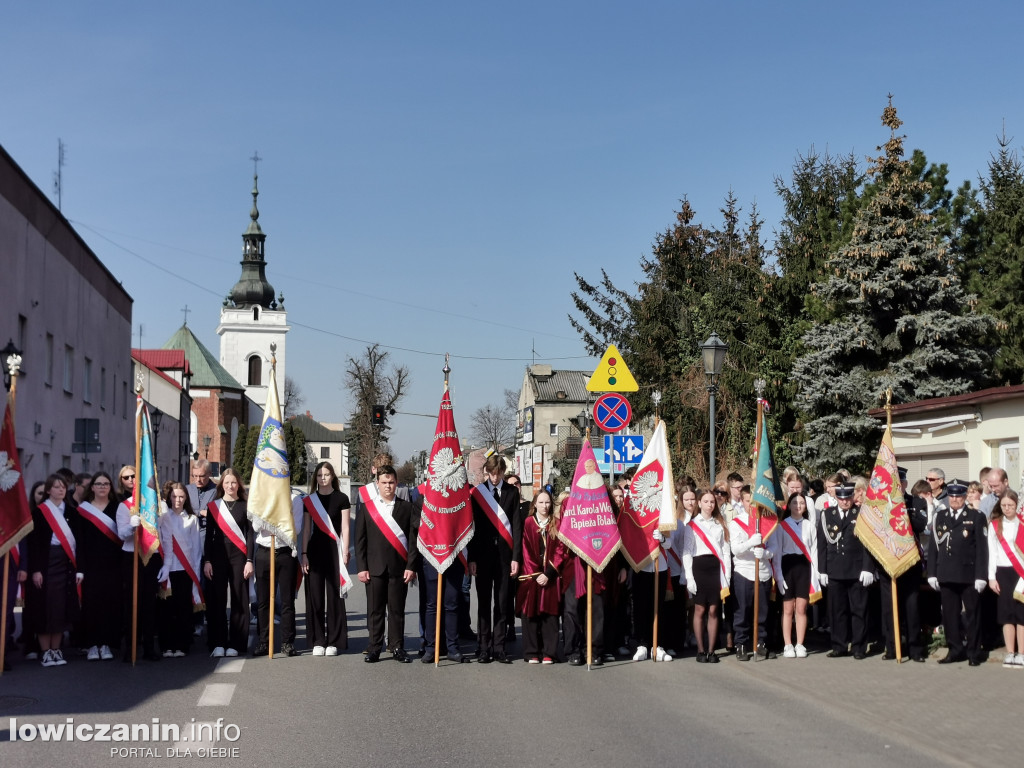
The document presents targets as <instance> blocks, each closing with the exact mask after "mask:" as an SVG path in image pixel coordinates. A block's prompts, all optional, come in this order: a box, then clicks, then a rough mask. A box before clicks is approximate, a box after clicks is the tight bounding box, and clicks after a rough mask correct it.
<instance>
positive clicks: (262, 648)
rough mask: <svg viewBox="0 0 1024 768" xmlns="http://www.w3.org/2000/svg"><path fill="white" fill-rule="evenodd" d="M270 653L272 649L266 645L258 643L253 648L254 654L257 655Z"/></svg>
mask: <svg viewBox="0 0 1024 768" xmlns="http://www.w3.org/2000/svg"><path fill="white" fill-rule="evenodd" d="M269 654H270V649H269V648H268V647H267V646H265V645H257V646H256V647H255V648H253V649H252V655H253V656H254V657H255V656H267V655H269Z"/></svg>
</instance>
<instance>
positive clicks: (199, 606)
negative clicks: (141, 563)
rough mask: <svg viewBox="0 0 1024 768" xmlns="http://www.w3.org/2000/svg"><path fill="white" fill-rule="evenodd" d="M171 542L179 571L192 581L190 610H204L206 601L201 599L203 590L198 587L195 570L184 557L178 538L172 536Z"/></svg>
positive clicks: (197, 576)
mask: <svg viewBox="0 0 1024 768" xmlns="http://www.w3.org/2000/svg"><path fill="white" fill-rule="evenodd" d="M171 540H172V547H173V548H174V556H175V557H176V558H178V562H179V563H181V569H182V570H183V571H185V573H187V574H188V577H189V578H190V579H192V609H193V610H195V611H201V610H203V609H205V608H206V600H205V598H204V597H203V589H202V587H201V586H200V581H199V574H198V573H196V569H195V568H193V567H192V562H191V561H190V560H189V559H188V557H187V556H186V555H185V552H184V550H183V549H182V546H181V543H180V542H179V541H178V537H177V536H174V535H173V534H172V535H171Z"/></svg>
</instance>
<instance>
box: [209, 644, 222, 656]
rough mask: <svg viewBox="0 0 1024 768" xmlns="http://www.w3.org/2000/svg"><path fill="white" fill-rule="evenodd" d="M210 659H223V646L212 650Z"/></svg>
mask: <svg viewBox="0 0 1024 768" xmlns="http://www.w3.org/2000/svg"><path fill="white" fill-rule="evenodd" d="M210 658H211V659H223V658H224V646H222V645H218V646H217V647H216V648H214V649H213V653H211V654H210Z"/></svg>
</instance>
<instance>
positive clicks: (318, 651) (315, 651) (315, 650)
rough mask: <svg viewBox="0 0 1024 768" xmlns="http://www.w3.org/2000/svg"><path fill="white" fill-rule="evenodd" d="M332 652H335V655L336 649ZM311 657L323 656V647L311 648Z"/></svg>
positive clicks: (315, 646)
mask: <svg viewBox="0 0 1024 768" xmlns="http://www.w3.org/2000/svg"><path fill="white" fill-rule="evenodd" d="M334 651H335V653H337V651H338V649H337V648H335V649H334ZM313 655H314V656H323V655H324V647H323V646H322V645H314V646H313Z"/></svg>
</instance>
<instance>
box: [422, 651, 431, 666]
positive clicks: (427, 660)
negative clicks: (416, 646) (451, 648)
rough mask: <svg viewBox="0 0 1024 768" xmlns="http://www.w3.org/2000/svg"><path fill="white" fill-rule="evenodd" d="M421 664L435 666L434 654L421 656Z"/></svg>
mask: <svg viewBox="0 0 1024 768" xmlns="http://www.w3.org/2000/svg"><path fill="white" fill-rule="evenodd" d="M420 662H421V663H423V664H433V663H434V654H432V653H424V654H423V655H422V656H420Z"/></svg>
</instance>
